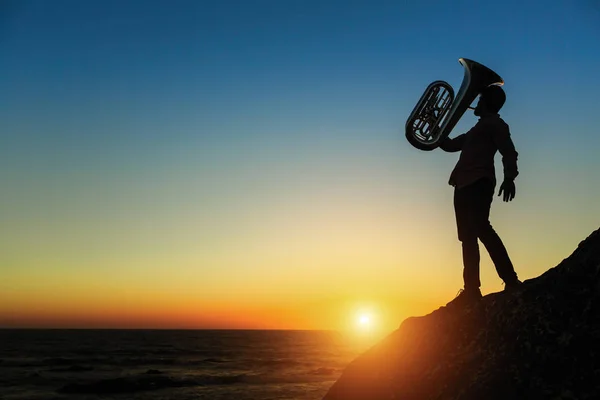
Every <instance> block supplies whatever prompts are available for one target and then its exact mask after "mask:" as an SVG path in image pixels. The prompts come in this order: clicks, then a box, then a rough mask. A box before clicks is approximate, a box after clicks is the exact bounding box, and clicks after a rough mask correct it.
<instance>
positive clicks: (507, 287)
mask: <svg viewBox="0 0 600 400" xmlns="http://www.w3.org/2000/svg"><path fill="white" fill-rule="evenodd" d="M522 284H523V282H521V281H520V280H519V279H518V278H515V279H514V280H512V281H508V282H505V283H504V291H505V292H514V291H515V290H517V289H519V288H520V287H521V285H522Z"/></svg>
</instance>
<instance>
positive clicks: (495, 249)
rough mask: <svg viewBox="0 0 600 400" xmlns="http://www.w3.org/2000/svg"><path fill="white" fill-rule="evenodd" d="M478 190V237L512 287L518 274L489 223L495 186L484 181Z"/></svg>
mask: <svg viewBox="0 0 600 400" xmlns="http://www.w3.org/2000/svg"><path fill="white" fill-rule="evenodd" d="M476 188H477V191H476V193H474V199H476V200H475V201H474V207H473V215H474V217H475V219H476V221H475V226H476V230H477V236H478V237H479V240H481V243H483V245H484V246H485V248H486V250H487V251H488V253H489V255H490V258H491V259H492V262H493V263H494V266H495V267H496V272H497V273H498V276H499V277H500V279H502V280H503V281H504V282H505V283H506V284H507V285H511V284H513V283H515V282H517V281H518V278H517V274H516V273H515V270H514V267H513V265H512V262H511V261H510V257H509V256H508V252H507V251H506V247H505V246H504V243H502V240H501V239H500V236H498V233H496V231H495V230H494V228H493V227H492V224H491V223H490V221H489V216H490V208H491V205H492V199H493V197H494V185H493V183H492V182H491V181H487V180H483V181H479V182H478V186H476Z"/></svg>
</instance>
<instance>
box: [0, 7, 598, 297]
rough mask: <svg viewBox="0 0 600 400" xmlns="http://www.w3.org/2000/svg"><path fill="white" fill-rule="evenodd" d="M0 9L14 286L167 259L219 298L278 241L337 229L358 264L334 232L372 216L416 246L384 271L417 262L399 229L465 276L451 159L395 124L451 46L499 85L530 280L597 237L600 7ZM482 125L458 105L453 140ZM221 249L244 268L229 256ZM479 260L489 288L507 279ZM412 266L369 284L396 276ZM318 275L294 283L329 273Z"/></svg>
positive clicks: (439, 75) (2, 164) (503, 215)
mask: <svg viewBox="0 0 600 400" xmlns="http://www.w3.org/2000/svg"><path fill="white" fill-rule="evenodd" d="M2 7H3V8H2V9H1V10H0V12H2V18H1V19H0V24H2V26H1V29H0V54H2V57H1V58H0V79H1V80H2V92H1V94H0V177H1V179H2V185H3V195H2V197H1V199H0V206H1V208H0V210H1V211H0V218H1V220H2V230H1V231H0V239H1V242H2V243H3V244H2V245H0V249H1V250H2V251H1V253H2V254H3V256H2V257H3V258H4V260H0V261H2V263H1V264H0V272H2V274H7V275H8V276H10V277H11V278H10V279H11V280H9V281H8V282H9V283H7V285H8V284H11V285H13V286H14V287H20V286H19V285H24V283H23V282H25V281H27V280H28V279H32V277H40V276H46V275H44V274H50V275H52V276H54V275H53V274H55V276H56V279H60V277H64V276H66V275H68V274H74V273H76V271H77V273H79V271H82V270H84V271H88V272H89V273H90V274H92V275H93V274H94V273H97V271H98V268H108V269H109V270H110V269H111V268H112V270H114V271H119V274H121V277H122V278H123V279H131V280H134V279H137V278H135V277H138V275H136V274H141V273H142V272H141V271H143V270H144V268H145V267H144V265H146V266H147V268H148V270H151V271H156V268H158V269H160V267H156V266H154V264H151V263H150V264H147V263H146V260H149V259H153V260H156V259H160V260H162V261H163V262H164V264H162V265H169V267H168V268H171V269H172V270H173V271H188V269H189V268H193V267H191V266H190V265H196V266H197V270H198V271H199V272H196V273H195V274H196V275H194V276H195V277H196V278H197V279H199V280H202V281H207V282H209V283H210V285H209V284H207V285H209V286H210V287H212V288H216V289H214V290H215V292H219V291H220V292H223V291H227V290H228V288H229V286H228V285H229V284H230V283H231V281H230V280H228V278H227V277H228V276H234V275H236V274H238V273H240V271H246V272H249V273H250V271H252V268H255V265H257V264H261V263H262V262H263V261H264V260H266V259H269V257H270V256H269V254H271V253H269V251H271V250H269V249H272V240H273V238H279V239H280V240H282V241H286V240H288V241H289V242H294V243H296V242H297V243H298V252H300V253H304V254H308V255H307V257H309V258H310V254H312V253H311V251H315V250H314V248H313V247H311V246H313V245H314V243H313V244H309V242H308V241H307V242H305V240H308V239H307V238H309V237H318V235H319V233H322V232H324V231H325V230H327V229H333V233H331V235H332V236H329V237H328V240H331V242H332V243H337V244H336V245H335V246H337V247H336V249H337V248H338V247H339V248H340V249H341V250H340V249H338V250H336V251H340V252H342V253H341V254H342V256H347V257H350V253H344V250H343V248H344V243H347V242H348V241H349V240H356V241H359V242H360V240H361V238H360V236H352V239H349V236H347V235H348V233H347V232H348V231H353V232H360V230H361V229H365V225H364V224H366V225H367V227H368V229H367V230H368V231H369V232H371V233H373V232H378V231H380V232H385V233H381V234H382V235H384V236H385V235H388V236H385V237H386V240H387V239H389V240H390V241H393V239H391V238H396V239H398V238H400V237H402V238H404V239H402V240H403V241H404V242H403V243H402V244H399V245H398V249H397V251H398V253H399V254H398V256H397V258H396V259H395V261H394V262H391V261H390V262H389V263H390V265H392V264H394V265H400V264H402V262H403V261H402V260H403V259H402V257H403V256H402V255H401V254H411V253H410V252H411V248H412V247H414V246H412V245H411V243H407V242H406V240H407V239H406V237H410V238H412V240H414V241H416V242H419V243H424V242H430V243H431V246H432V248H434V249H438V250H439V251H438V254H437V255H435V256H434V255H432V254H433V253H436V251H432V252H431V253H432V254H425V255H423V257H424V260H423V263H424V265H432V264H435V263H439V262H441V261H440V260H445V261H444V262H447V263H448V264H449V265H450V264H451V265H453V267H447V268H445V269H440V270H439V272H440V273H442V277H446V278H448V279H449V280H450V282H451V283H452V284H456V285H460V283H461V282H460V254H459V244H458V242H457V241H456V233H455V227H454V220H453V218H454V215H453V211H452V205H451V198H452V188H451V187H449V186H448V185H447V178H448V175H449V174H450V171H451V169H452V167H453V165H454V163H455V162H456V154H446V153H443V152H441V151H433V152H421V151H419V150H416V149H414V148H412V147H411V146H410V145H409V144H408V142H407V141H406V140H405V138H404V132H403V129H404V123H405V121H406V118H407V117H408V115H409V114H410V112H411V110H412V108H413V106H414V104H415V103H416V101H417V100H418V98H419V97H420V95H421V94H422V91H423V90H424V88H425V87H426V86H427V84H429V83H430V82H431V81H434V80H437V79H442V80H446V81H448V82H449V83H450V84H451V85H453V86H454V87H455V88H458V87H459V86H460V83H461V80H462V77H463V70H462V67H461V66H460V64H459V63H458V58H459V57H466V58H471V59H474V60H476V61H479V62H481V63H483V64H485V65H487V66H489V67H490V68H492V69H493V70H495V71H496V72H498V73H499V74H500V75H501V76H502V77H503V78H504V80H505V86H504V88H505V91H506V93H507V97H508V99H507V103H506V105H505V107H504V109H503V110H502V111H501V115H502V116H503V117H504V118H505V120H506V121H507V123H508V124H509V125H510V127H511V132H512V135H513V140H514V142H515V145H516V147H517V150H518V151H519V154H520V159H519V168H520V172H521V175H520V176H519V177H518V179H517V197H516V199H515V201H514V202H512V203H510V204H502V203H501V202H499V201H497V202H495V203H494V207H493V212H492V223H493V224H494V226H496V227H497V229H498V231H499V232H500V234H501V236H502V237H503V238H505V242H507V246H508V247H509V251H510V252H511V254H512V255H513V258H514V259H515V260H516V261H515V262H516V264H517V265H519V266H522V268H523V269H522V273H521V274H522V275H523V276H524V277H526V278H529V277H533V276H536V275H538V274H539V273H541V272H543V271H544V270H546V269H547V268H549V267H551V266H553V265H554V264H555V263H556V262H558V261H560V260H561V259H562V258H564V257H566V256H567V255H568V253H570V251H571V250H572V249H573V247H574V245H576V244H577V243H578V241H579V240H581V239H583V238H584V237H585V236H586V235H587V234H589V233H590V232H591V231H592V230H594V229H596V228H598V221H599V218H600V207H599V206H598V201H597V199H598V198H599V196H600V189H599V188H600V179H599V178H598V173H597V171H598V170H599V169H600V161H598V151H599V149H600V138H599V135H598V124H597V116H598V111H597V105H598V93H599V89H600V84H599V83H598V71H600V40H599V37H600V7H599V6H597V5H596V3H594V2H585V1H571V2H570V1H558V0H556V1H529V2H524V1H500V2H483V1H440V2H408V1H296V0H280V1H266V0H265V1H262V0H261V1H250V0H247V1H170V2H167V1H124V2H122V1H86V2H81V1H53V2H49V1H22V2H16V1H15V2H8V3H3V6H2ZM475 122H476V119H475V117H474V116H473V115H470V114H469V115H465V117H464V118H463V119H462V120H461V122H460V123H459V124H458V126H457V128H456V129H455V132H454V133H453V134H452V136H454V135H456V134H458V133H460V132H463V131H465V130H467V129H468V128H469V127H470V126H471V125H473V124H474V123H475ZM499 157H500V156H497V159H496V163H497V175H498V179H501V173H502V172H501V171H502V168H501V164H500V161H499ZM361 216H362V217H361ZM361 218H363V219H361ZM365 221H367V222H365ZM334 226H335V227H338V228H339V229H338V230H335V229H334V228H332V227H334ZM395 229H397V231H395ZM299 231H301V232H302V234H301V235H300V234H299V233H298V232H299ZM335 232H337V233H335ZM404 234H406V235H407V236H406V237H405V236H402V235H404ZM336 235H337V236H336ZM354 235H358V233H354ZM373 235H375V236H373V237H378V236H377V234H376V233H373ZM394 235H398V236H394ZM368 240H371V239H366V238H365V241H368ZM398 240H399V239H398ZM303 243H304V244H306V248H304V247H303ZM310 243H312V242H310ZM257 249H261V250H260V251H259V250H257ZM373 251H374V252H376V251H378V249H377V248H376V247H375V248H373ZM230 253H244V254H248V259H252V260H253V261H252V262H251V263H248V264H245V262H244V261H240V260H237V261H235V262H232V261H231V260H230V259H224V258H219V257H225V256H224V255H226V254H230ZM198 254H202V257H200V258H201V260H200V259H196V258H195V257H199V256H198ZM209 254H212V255H213V256H208V255H209ZM214 254H220V256H216V255H214ZM335 254H338V253H335ZM338 256H339V254H338ZM414 256H415V257H417V255H416V254H414ZM253 257H254V258H253ZM432 257H439V258H432ZM334 258H335V256H334V254H333V253H332V254H331V255H330V259H334ZM192 259H193V260H194V261H193V262H192V261H190V260H192ZM284 259H285V258H284ZM330 259H329V258H328V260H330ZM49 260H50V261H49ZM52 260H53V261H52ZM411 260H412V258H411ZM265 262H266V261H265ZM328 262H329V261H322V262H321V268H322V269H324V270H327V269H328V268H329V267H328V265H329V264H327V263H328ZM484 263H487V265H484V266H482V268H485V269H486V271H487V272H484V274H483V279H484V280H486V279H487V281H486V282H487V283H485V285H488V286H485V288H487V289H488V290H494V289H497V288H499V287H500V286H499V281H498V280H497V278H495V277H494V275H493V274H494V273H493V271H492V268H490V267H489V260H488V261H484ZM553 263H554V264H553ZM133 265H136V266H135V267H134V266H133ZM149 265H153V266H152V267H150V266H149ZM152 268H155V269H152ZM165 268H166V267H165ZM336 268H337V267H336ZM336 268H333V267H331V270H333V271H336V272H337V273H339V270H337V269H336ZM386 268H387V267H386ZM402 268H404V267H398V269H397V270H394V269H393V268H391V267H390V268H389V270H388V269H385V271H383V270H382V271H383V272H382V271H379V272H378V271H377V270H374V271H373V272H372V273H373V276H372V277H371V278H372V280H373V282H376V281H377V279H382V280H385V279H388V280H389V279H394V278H390V277H394V276H396V278H397V277H398V276H402V274H403V272H402ZM517 269H518V268H517ZM94 271H96V272H94ZM146 271H147V270H146ZM269 273H270V272H269V271H267V270H265V271H262V272H260V274H259V275H260V276H262V277H265V276H268V274H269ZM312 273H315V274H316V273H317V272H314V271H312V272H310V273H308V272H307V274H308V275H306V276H304V275H302V276H303V277H304V278H305V279H306V280H310V279H311V278H314V279H317V275H310V274H312ZM157 274H158V275H157V276H161V277H162V276H164V275H163V274H162V273H160V274H159V273H158V272H157ZM261 274H262V275H261ZM298 274H300V275H301V272H298ZM394 274H396V275H394ZM186 276H187V275H186ZM411 276H412V275H411ZM378 277H379V278H378ZM296 278H298V276H296ZM296 278H295V279H296ZM321 278H322V277H320V278H319V279H321ZM86 279H87V280H89V276H88V275H85V274H84V275H82V276H81V280H82V282H84V281H85V280H86ZM107 279H108V278H107ZM282 279H283V278H282ZM298 279H299V278H298ZM398 279H401V278H398ZM107 282H108V281H107ZM106 285H109V283H106ZM374 285H376V283H374ZM23 290H25V289H23ZM448 290H449V291H450V287H448ZM452 291H453V292H455V290H452Z"/></svg>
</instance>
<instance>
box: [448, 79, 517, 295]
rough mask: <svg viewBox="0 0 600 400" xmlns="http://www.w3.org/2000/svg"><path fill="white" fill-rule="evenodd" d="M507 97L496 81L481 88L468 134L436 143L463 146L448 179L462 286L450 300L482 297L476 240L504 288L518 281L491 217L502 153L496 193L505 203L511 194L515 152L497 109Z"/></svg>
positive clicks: (450, 148) (454, 149)
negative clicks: (497, 158) (474, 121)
mask: <svg viewBox="0 0 600 400" xmlns="http://www.w3.org/2000/svg"><path fill="white" fill-rule="evenodd" d="M505 101H506V94H505V93H504V90H502V88H501V87H500V86H496V85H492V86H488V87H487V88H485V89H484V90H483V91H482V92H481V93H480V96H479V101H478V103H477V106H476V108H475V111H474V113H475V115H476V116H478V117H479V121H478V122H477V124H475V126H474V127H473V128H471V129H470V130H469V131H468V132H467V133H463V134H461V135H459V136H457V137H456V138H454V139H450V138H446V139H445V140H444V141H442V143H441V145H440V148H441V149H442V150H444V151H446V152H457V151H461V154H460V157H459V160H458V162H457V163H456V166H455V167H454V170H453V171H452V173H451V174H450V179H449V181H448V183H449V184H450V185H451V186H454V212H455V216H456V226H457V231H458V239H459V241H460V242H461V243H462V255H463V266H464V269H463V280H464V289H461V291H460V292H459V294H458V296H456V298H455V299H454V300H452V301H451V302H450V303H448V305H450V304H471V303H473V302H476V301H478V300H479V299H481V291H480V286H481V282H480V279H479V260H480V256H479V244H478V240H480V241H481V243H483V245H484V246H485V248H486V249H487V251H488V253H489V255H490V258H491V259H492V261H493V263H494V265H495V267H496V271H497V272H498V276H500V278H501V279H502V280H503V281H504V284H505V290H511V289H514V288H515V287H517V286H518V285H520V284H521V281H520V280H519V279H518V277H517V274H516V272H515V270H514V267H513V265H512V262H511V260H510V257H509V255H508V252H507V251H506V248H505V247H504V244H503V243H502V240H501V239H500V237H499V236H498V234H497V233H496V231H495V230H494V228H493V227H492V225H491V224H490V221H489V215H490V208H491V205H492V200H493V197H494V191H495V187H496V173H495V170H494V156H495V154H496V151H499V152H500V154H501V155H502V164H503V166H504V181H503V182H502V184H501V185H500V190H499V192H498V196H500V195H503V200H504V201H505V202H508V201H512V200H513V198H514V197H515V193H516V189H515V182H514V180H515V178H516V177H517V175H518V174H519V171H518V168H517V157H518V153H517V151H516V149H515V146H514V144H513V141H512V139H511V136H510V130H509V126H508V125H507V124H506V122H504V120H502V118H500V115H499V114H498V112H499V111H500V109H501V108H502V106H503V105H504V102H505Z"/></svg>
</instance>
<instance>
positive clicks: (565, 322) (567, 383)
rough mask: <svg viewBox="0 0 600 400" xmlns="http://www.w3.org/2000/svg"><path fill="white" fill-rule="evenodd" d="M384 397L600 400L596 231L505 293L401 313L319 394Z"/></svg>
mask: <svg viewBox="0 0 600 400" xmlns="http://www.w3.org/2000/svg"><path fill="white" fill-rule="evenodd" d="M388 399H397V400H409V399H410V400H417V399H437V400H445V399H461V400H482V399H486V400H496V399H498V400H500V399H502V400H507V399H515V400H518V399H528V400H529V399H557V400H558V399H563V400H567V399H600V229H599V230H596V231H595V232H594V233H592V234H591V235H590V236H589V237H588V238H587V239H586V240H584V241H583V242H581V243H580V244H579V246H578V248H577V249H576V250H575V251H574V252H573V254H571V256H569V257H568V258H567V259H565V260H563V261H562V262H561V263H560V264H559V265H558V266H556V267H554V268H552V269H550V270H549V271H547V272H545V273H544V274H542V275H541V276H539V277H537V278H535V279H531V280H528V281H525V282H524V284H523V285H522V286H521V288H519V289H517V290H516V291H515V292H511V293H506V292H500V293H494V294H490V295H488V296H485V297H484V298H483V299H482V302H481V303H480V304H479V305H478V306H475V307H471V308H469V309H456V308H454V307H453V308H449V307H442V308H440V309H438V310H436V311H434V312H432V313H431V314H429V315H426V316H423V317H413V318H408V319H407V320H405V321H404V322H403V323H402V325H401V326H400V328H399V329H398V330H397V331H395V332H393V333H392V334H391V335H389V336H388V337H387V338H385V339H384V340H383V341H381V342H380V343H378V344H377V345H375V346H373V347H372V348H371V349H369V350H368V351H367V352H365V353H364V354H362V355H360V356H359V357H358V358H356V359H355V360H354V361H353V362H352V363H350V365H348V367H347V368H346V370H345V371H344V373H343V374H342V376H341V377H340V378H339V379H338V381H337V382H335V384H334V385H333V386H332V387H331V388H330V389H329V391H328V393H327V394H326V395H325V397H324V399H323V400H388Z"/></svg>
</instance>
